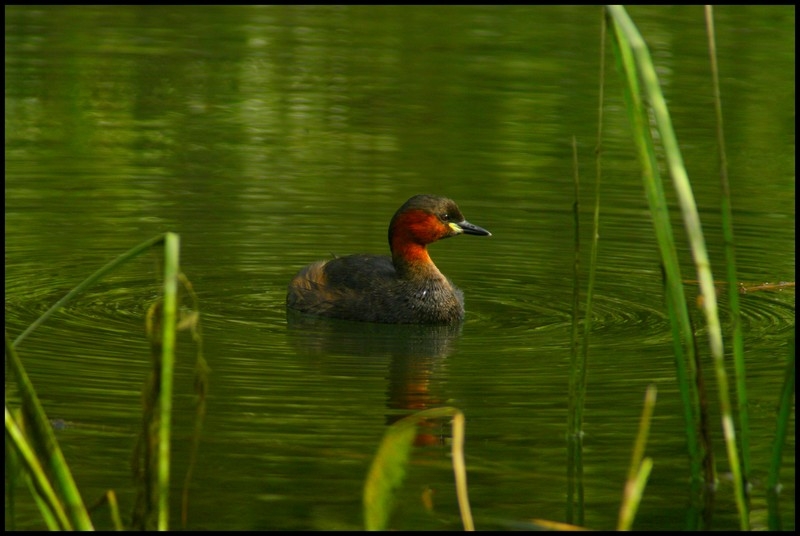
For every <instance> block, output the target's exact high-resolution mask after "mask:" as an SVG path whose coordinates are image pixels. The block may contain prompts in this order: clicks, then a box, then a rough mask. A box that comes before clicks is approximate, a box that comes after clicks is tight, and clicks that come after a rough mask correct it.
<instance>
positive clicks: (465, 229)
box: [448, 220, 492, 236]
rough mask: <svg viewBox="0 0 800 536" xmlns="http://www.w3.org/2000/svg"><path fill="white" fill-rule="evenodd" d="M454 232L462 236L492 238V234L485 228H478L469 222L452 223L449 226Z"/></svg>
mask: <svg viewBox="0 0 800 536" xmlns="http://www.w3.org/2000/svg"><path fill="white" fill-rule="evenodd" d="M448 225H449V226H450V228H451V229H452V230H454V231H455V232H457V233H459V234H461V233H464V234H471V235H476V236H492V233H490V232H489V231H487V230H486V229H484V228H483V227H478V226H477V225H474V224H472V223H470V222H468V221H467V220H464V221H460V222H458V223H453V222H450V223H449V224H448Z"/></svg>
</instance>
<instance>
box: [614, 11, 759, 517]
mask: <svg viewBox="0 0 800 536" xmlns="http://www.w3.org/2000/svg"><path fill="white" fill-rule="evenodd" d="M607 12H608V14H609V17H611V19H612V20H613V22H614V24H613V28H614V36H615V42H616V43H617V45H618V49H619V50H620V51H621V53H620V57H621V60H622V64H623V66H624V68H625V72H626V76H627V78H626V80H627V82H628V86H627V87H628V89H629V92H630V93H631V94H630V95H629V99H630V102H633V103H634V107H633V110H632V111H631V115H632V116H633V123H634V125H635V130H637V135H636V136H635V138H636V139H637V144H638V145H639V147H640V155H641V156H642V158H641V160H642V164H643V166H644V167H645V169H646V170H647V172H646V177H645V179H646V180H645V184H648V183H649V182H654V185H653V186H650V187H648V188H646V191H648V198H649V197H650V195H651V190H652V193H655V194H658V199H657V200H654V201H655V205H657V206H658V211H661V210H662V208H661V207H662V206H663V207H664V208H663V210H664V214H665V215H666V212H665V206H666V201H665V200H664V198H663V187H662V186H660V181H659V180H657V179H655V178H656V177H657V175H656V173H655V169H656V160H655V156H654V152H653V151H652V150H651V149H648V148H646V147H647V145H649V146H651V147H652V138H651V135H650V132H649V130H648V129H647V128H646V126H647V124H648V123H647V118H648V116H647V115H646V114H645V112H646V111H647V110H646V109H645V107H644V106H643V105H642V101H641V98H640V97H639V95H638V87H639V86H638V80H639V79H641V81H642V84H643V92H644V94H645V95H646V96H647V99H648V102H649V105H650V106H649V111H652V114H653V118H654V120H655V127H656V128H657V130H658V134H659V137H660V140H661V143H662V145H663V148H664V154H665V160H666V163H667V167H668V170H669V173H670V176H671V178H672V183H673V187H674V189H675V192H676V193H677V196H678V200H679V205H680V208H681V213H682V215H683V222H684V228H685V230H686V233H687V236H688V239H689V243H690V246H691V251H692V256H693V259H694V263H695V269H696V271H697V278H698V280H699V281H700V292H701V296H702V297H703V300H702V301H703V312H704V313H705V318H706V324H707V329H708V334H709V346H710V348H711V355H712V358H713V360H714V372H715V376H716V379H717V385H718V387H719V389H718V396H719V404H720V413H721V417H722V428H723V433H724V437H725V445H726V450H727V453H728V460H729V464H730V468H731V471H732V473H733V476H734V492H735V497H736V506H737V510H738V513H739V525H740V528H741V529H742V530H746V529H747V528H748V527H749V521H748V512H747V505H746V502H745V495H744V487H743V479H742V476H741V465H740V462H739V455H738V447H737V444H736V432H735V428H734V425H733V418H732V415H731V409H732V408H731V404H730V396H729V393H728V379H727V374H726V372H725V367H724V362H723V358H724V354H723V345H722V332H721V327H720V322H719V316H718V313H717V302H716V294H715V289H714V284H713V276H712V274H711V268H710V263H709V260H708V254H707V251H706V246H705V240H704V238H703V232H702V227H701V225H700V218H699V215H698V213H697V206H696V204H695V201H694V196H693V195H692V190H691V184H690V182H689V178H688V175H687V173H686V169H685V167H684V165H683V157H682V156H681V152H680V149H679V148H678V143H677V139H676V137H675V132H674V130H673V128H672V121H671V119H670V116H669V111H668V109H667V105H666V101H665V99H664V96H663V94H662V93H661V88H660V85H659V83H658V77H657V75H656V71H655V67H654V66H653V62H652V59H651V57H650V53H649V50H648V48H647V45H646V44H645V43H644V40H643V39H642V37H641V35H640V34H639V32H638V30H637V29H636V26H635V25H634V24H633V21H632V20H631V19H630V17H629V16H628V14H627V12H626V11H625V9H624V8H622V7H621V6H609V7H608V8H607ZM633 80H637V82H635V83H634V82H633ZM640 138H641V139H642V140H648V141H647V142H646V143H645V142H642V141H640ZM653 205H654V203H653V201H651V207H652V206H653ZM651 211H652V208H651ZM654 218H655V214H654ZM666 223H667V224H668V218H667V219H666ZM659 226H660V225H659ZM659 226H657V228H656V233H657V235H661V236H659V242H661V239H662V238H664V236H663V233H664V231H663V230H662V231H661V233H659V231H658V227H659ZM670 245H671V247H669V248H666V249H671V250H672V251H673V252H674V244H673V243H672V241H671V236H670ZM664 250H665V247H664V246H662V255H663V253H664ZM665 259H666V258H665ZM676 259H677V257H674V258H671V259H670V262H667V261H666V260H665V263H664V268H665V271H666V272H667V283H668V285H669V286H670V292H669V295H670V296H672V299H673V305H678V304H677V301H678V297H683V291H682V286H681V279H680V277H679V272H678V271H677V261H676ZM673 262H675V264H674V265H673ZM676 275H677V276H678V277H677V278H676V277H675V276H676ZM679 289H680V290H679ZM681 308H682V309H685V303H684V305H683V306H682V307H681ZM676 310H679V309H676ZM681 316H683V315H682V313H681ZM686 318H687V321H688V315H687V317H686ZM682 323H683V322H682ZM690 333H691V330H686V329H683V330H682V334H683V335H684V337H690V336H691V335H690ZM687 340H690V339H687ZM691 362H692V360H691V359H690V360H689V363H691Z"/></svg>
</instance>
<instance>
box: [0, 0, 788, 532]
mask: <svg viewBox="0 0 800 536" xmlns="http://www.w3.org/2000/svg"><path fill="white" fill-rule="evenodd" d="M631 15H632V16H633V18H634V20H635V21H636V22H637V24H639V27H640V30H641V31H642V33H643V34H644V36H645V38H646V39H647V41H648V43H649V45H650V46H651V47H652V52H653V56H654V58H655V60H656V62H657V64H658V68H659V76H660V77H661V82H662V84H663V86H664V90H665V93H666V96H667V99H668V101H669V105H670V107H671V113H672V117H673V121H674V124H675V127H676V130H677V134H678V137H679V140H680V142H681V144H682V149H683V151H684V157H685V159H686V163H687V166H688V169H689V173H690V176H691V178H692V181H693V185H694V188H695V195H696V197H697V201H698V205H699V207H700V211H701V215H702V217H703V224H704V230H705V232H706V239H707V241H708V244H709V248H710V253H711V256H712V263H713V266H714V268H715V275H716V276H717V278H718V279H722V278H723V272H724V270H723V268H722V266H723V265H722V259H723V253H722V246H721V244H722V239H721V232H720V218H719V215H718V214H719V197H720V194H719V182H718V171H717V170H718V165H717V157H716V154H717V153H716V143H715V134H714V132H715V123H714V114H713V106H712V101H711V100H710V95H711V90H710V78H709V68H708V53H707V45H706V37H705V33H704V24H703V20H702V11H701V9H700V8H689V7H677V8H664V7H649V8H632V9H631ZM716 15H717V19H716V25H717V31H718V47H719V54H720V70H721V75H722V96H723V108H724V112H725V127H726V131H725V135H726V140H727V143H728V147H727V148H728V155H729V165H730V180H731V187H732V196H733V206H734V211H735V225H736V229H735V231H736V238H737V262H738V269H739V277H740V278H741V280H742V281H745V282H749V283H760V282H779V281H793V280H794V277H795V275H794V274H795V231H794V229H795V179H794V155H795V138H794V133H795V112H794V105H795V86H794V80H795V72H794V71H795V55H794V50H795V43H794V35H795V34H794V30H795V26H794V8H793V7H761V6H758V7H728V8H719V9H718V10H717V11H716ZM599 29H600V11H599V10H598V9H590V8H586V7H583V8H574V7H549V8H539V7H513V8H501V7H465V8H464V7H462V8H452V7H430V8H409V7H287V6H281V7H255V6H252V7H233V6H232V7H202V8H197V7H194V8H191V9H186V8H171V7H158V6H148V7H120V6H114V7H97V8H62V7H58V8H40V7H20V6H16V7H7V8H6V101H5V103H6V115H5V127H6V130H5V132H6V192H5V193H6V205H5V209H6V215H5V224H6V234H5V242H6V249H5V253H6V259H5V268H6V273H5V286H6V296H5V297H6V309H5V312H6V329H7V330H8V332H9V333H10V335H11V336H12V337H15V336H16V335H17V334H18V333H20V332H21V331H22V329H24V327H25V326H27V325H28V324H29V323H30V322H32V321H33V320H34V319H35V318H36V317H37V316H38V315H39V314H41V313H42V312H43V311H44V310H46V308H47V307H49V306H50V305H51V304H52V303H53V302H55V301H56V300H57V299H58V298H60V297H61V296H63V295H64V294H65V293H66V292H67V291H68V290H69V289H71V288H72V287H73V286H74V285H76V284H77V283H78V282H80V281H81V280H83V279H84V278H85V277H86V276H88V275H89V274H91V273H92V272H94V271H95V270H96V269H97V268H98V267H100V266H101V265H103V264H105V263H106V262H108V261H109V260H111V259H112V258H114V257H116V256H117V255H119V254H120V253H122V252H123V251H125V250H127V249H129V248H131V247H132V246H134V245H136V244H138V243H139V242H141V241H143V240H145V239H147V238H150V237H152V236H154V235H156V234H158V233H161V232H164V231H167V230H172V231H175V232H178V233H180V235H181V240H182V263H183V270H184V271H185V273H186V274H187V276H188V277H189V278H190V279H191V281H192V283H193V285H194V288H195V290H196V291H197V293H198V295H199V298H200V301H201V307H202V322H203V334H204V341H205V348H204V351H205V355H206V357H207V359H208V361H209V364H210V367H211V369H212V384H211V391H210V398H209V403H208V419H207V423H206V426H205V429H204V435H203V442H202V445H201V450H200V459H199V466H198V468H197V469H196V471H195V478H194V481H193V485H192V492H191V497H192V504H191V509H190V521H189V526H190V527H191V528H196V529H277V530H283V529H334V528H336V529H352V528H358V527H360V526H361V490H362V485H363V480H364V477H365V475H366V472H367V469H368V467H369V463H370V460H371V457H372V455H373V454H374V452H375V450H376V448H377V445H378V442H379V440H380V438H381V436H382V434H383V433H384V430H385V427H386V424H387V422H391V421H392V420H394V419H396V418H398V416H401V415H404V414H406V413H407V412H408V411H409V410H410V409H417V408H425V407H436V406H439V405H445V404H446V405H453V406H456V407H459V408H460V409H462V410H463V411H464V412H465V414H466V418H467V439H466V456H467V465H468V471H469V488H470V499H471V503H472V508H473V513H474V516H475V520H476V525H477V527H478V528H495V527H508V526H510V525H511V524H513V523H516V522H519V521H524V520H527V519H531V518H543V519H551V520H556V521H563V520H565V516H566V513H565V511H566V504H565V503H566V501H565V496H566V488H567V482H566V464H565V459H566V444H565V431H566V408H567V385H568V372H569V355H570V342H569V338H570V331H571V327H570V308H571V295H572V276H571V273H572V264H573V253H572V248H573V245H572V244H573V223H572V222H573V216H572V212H571V210H572V202H573V195H574V194H573V192H574V187H573V181H572V177H573V170H572V156H571V140H572V137H573V136H575V138H576V139H577V144H578V149H579V151H580V156H579V165H580V171H581V179H582V194H581V215H582V225H583V227H582V230H581V238H582V243H583V246H584V253H583V256H582V263H583V266H584V267H585V266H586V265H587V264H588V249H589V248H588V244H589V237H590V234H591V233H590V231H589V225H590V222H591V209H592V205H593V190H594V186H593V179H594V175H595V171H594V170H595V165H594V147H595V145H596V131H597V127H596V125H597V101H598V72H599ZM608 65H609V68H608V73H607V79H608V81H607V87H606V101H605V124H604V132H605V135H604V141H603V149H604V151H603V164H602V165H603V182H602V189H601V196H602V215H601V229H600V249H599V264H600V266H599V271H598V276H597V289H596V296H595V311H594V315H595V320H594V331H593V333H592V339H591V341H592V344H591V351H590V364H589V374H588V397H587V409H586V413H585V421H586V427H585V448H586V452H585V455H584V460H585V464H586V469H585V471H586V519H585V524H586V525H587V526H589V527H592V528H597V529H609V528H613V527H614V526H615V524H616V517H617V512H618V507H619V502H620V497H621V493H622V486H623V480H624V478H625V476H626V472H627V465H628V461H629V456H630V452H631V447H632V443H633V438H634V434H635V430H636V426H637V423H638V419H639V415H640V411H641V403H642V398H643V395H644V391H645V389H646V387H647V385H649V384H651V383H655V384H656V385H657V386H658V388H659V393H658V404H657V407H656V410H655V420H654V424H653V428H652V431H651V436H650V442H649V445H648V450H647V454H648V455H649V456H651V457H652V458H653V460H654V469H653V472H652V475H651V478H650V481H649V483H648V487H647V489H646V492H645V495H644V499H643V501H642V504H641V507H640V511H639V514H638V517H637V520H636V524H635V527H636V528H639V529H680V528H683V527H684V518H685V511H686V504H687V496H688V494H687V487H688V486H687V474H688V473H687V466H688V460H687V454H686V448H685V443H684V440H683V431H682V430H683V422H682V418H681V410H680V406H679V401H678V396H677V392H676V385H675V381H674V365H673V358H672V343H671V339H670V334H669V325H668V322H667V320H666V318H665V314H664V312H663V307H662V293H661V277H660V271H659V262H658V256H657V250H656V245H655V242H654V239H653V236H652V234H653V233H652V225H651V222H650V219H649V216H648V214H647V211H646V208H647V207H646V202H645V199H644V195H643V189H642V186H641V181H640V179H639V172H638V167H637V162H636V155H635V153H634V150H633V147H632V143H631V135H630V128H629V124H628V118H627V115H626V113H625V111H624V108H623V103H622V98H621V90H620V84H619V81H618V76H617V74H616V72H615V71H614V69H613V62H612V61H611V60H610V55H609V57H608ZM417 193H438V194H441V195H447V196H449V197H452V198H453V199H455V200H456V201H458V203H459V204H460V206H461V209H462V211H463V212H464V214H465V216H466V217H467V219H469V220H470V221H471V222H473V223H475V224H477V225H480V226H483V227H485V228H487V229H489V230H490V231H492V233H493V236H492V237H490V238H485V239H484V238H475V237H468V236H463V237H458V238H455V239H453V240H447V241H444V242H442V243H437V244H435V245H434V246H433V247H432V248H431V254H432V257H433V258H434V260H435V261H436V263H437V265H438V266H439V268H440V269H441V270H442V271H443V272H444V273H445V274H447V275H448V276H449V277H451V278H452V279H453V280H454V281H455V282H456V283H457V284H458V285H459V286H460V287H461V288H462V289H463V290H464V293H465V296H466V308H467V320H466V322H465V323H464V324H463V326H461V327H459V328H457V329H441V328H436V329H431V328H414V327H408V326H405V327H402V326H401V327H398V326H373V325H363V324H355V325H353V324H350V323H346V322H345V323H342V322H338V323H337V322H314V321H309V320H308V319H299V320H297V321H292V322H287V318H286V312H285V310H284V297H285V292H286V285H287V283H288V281H289V279H290V278H291V276H292V275H293V274H294V273H295V272H296V271H297V270H298V269H299V268H300V267H302V266H303V265H305V264H307V263H309V262H311V261H314V260H317V259H321V258H325V257H328V256H329V255H330V254H331V253H335V254H347V253H356V252H370V253H382V252H386V251H387V245H386V229H387V226H388V222H389V219H390V218H391V216H392V214H393V213H394V211H395V210H396V209H397V208H398V207H399V206H400V205H401V204H402V203H403V202H404V201H405V200H406V199H407V198H408V197H410V196H411V195H414V194H417ZM675 216H676V220H675V221H676V222H677V221H678V220H679V217H678V214H677V213H675ZM676 237H678V238H679V239H680V240H681V247H682V251H683V254H684V262H685V264H684V277H685V278H686V279H694V278H695V277H694V274H693V270H692V267H691V261H690V258H689V255H688V254H687V253H686V251H685V245H684V243H683V237H684V234H683V232H682V231H681V230H680V229H679V228H677V227H676ZM584 277H585V276H584ZM157 292H158V261H157V260H156V258H155V256H151V257H146V258H144V259H143V260H141V261H138V262H135V263H133V264H132V265H130V266H129V267H127V268H125V269H123V270H122V271H120V272H118V273H116V274H114V275H113V276H112V277H110V278H108V279H107V280H106V281H104V282H103V283H102V284H100V285H98V286H96V287H94V288H93V289H92V290H91V291H90V292H89V293H87V294H86V295H85V296H83V297H82V298H81V299H80V300H78V301H76V302H74V303H72V304H70V305H69V306H68V307H66V309H65V310H64V311H62V312H61V313H60V314H59V315H57V316H56V317H55V318H54V319H53V320H52V321H51V322H49V323H48V324H47V325H45V326H43V327H42V328H41V329H39V330H38V331H37V332H36V333H35V334H34V335H32V336H31V337H30V338H29V339H28V340H26V341H25V342H24V344H22V345H21V347H20V350H21V353H22V357H23V359H24V362H25V365H26V367H27V369H28V371H29V374H30V375H31V378H32V380H33V382H34V384H35V386H36V387H37V389H38V391H39V393H40V396H41V397H42V400H43V403H44V405H45V409H46V410H47V412H48V414H49V416H50V417H51V418H53V419H63V420H64V421H66V422H67V423H70V424H71V425H70V426H67V427H66V428H64V429H63V430H59V431H58V437H59V440H60V441H61V444H62V446H63V448H64V450H65V452H66V455H67V459H68V461H69V463H70V465H71V467H72V469H73V471H74V474H75V477H76V479H77V481H78V484H79V487H80V489H81V491H82V493H83V495H84V497H85V499H86V500H87V501H88V502H93V501H94V500H95V499H96V498H97V497H99V496H100V495H101V494H102V493H103V492H104V491H105V490H106V489H109V488H111V489H114V490H116V491H117V493H118V494H119V498H120V503H121V508H122V511H123V512H127V511H129V509H130V507H131V503H132V498H133V491H132V486H131V481H130V474H129V469H128V466H129V457H130V452H131V448H132V444H133V439H134V437H135V435H136V432H137V430H138V419H139V414H140V409H139V397H140V394H139V393H140V389H141V385H142V383H143V380H144V378H145V374H146V370H147V365H146V360H147V355H148V349H147V344H146V342H145V340H144V336H143V316H144V312H145V311H146V309H147V307H148V306H149V304H151V303H152V302H153V300H154V299H155V297H156V296H157ZM723 306H724V300H723ZM742 307H743V310H744V324H745V344H746V349H747V367H748V389H749V393H750V403H751V421H752V422H751V426H752V449H751V450H752V452H751V455H752V459H753V475H752V476H753V479H752V480H753V485H754V489H753V499H752V509H753V513H752V524H753V526H754V527H756V528H763V527H764V526H765V498H764V497H765V490H764V479H765V476H766V471H767V467H768V465H767V464H768V459H769V453H770V449H771V446H772V438H773V434H774V428H775V411H774V407H775V404H776V402H777V395H778V391H779V389H780V385H781V381H782V380H781V378H782V374H783V370H784V363H785V359H786V356H787V355H788V352H789V340H790V337H791V336H792V334H793V331H794V322H795V296H794V290H793V289H791V290H787V291H783V292H753V293H750V294H747V295H744V296H742ZM289 320H292V319H289ZM182 343H183V344H182V347H181V352H182V361H181V364H180V365H179V368H178V370H177V382H178V383H177V389H178V394H177V400H176V408H175V418H174V421H175V423H176V427H177V429H176V435H175V447H174V449H175V460H176V465H177V467H176V475H177V476H176V488H175V489H176V494H175V496H174V497H173V499H174V504H175V506H176V507H175V513H174V514H173V518H172V519H173V526H175V527H177V526H178V523H179V517H178V515H177V511H178V510H177V505H178V502H179V500H178V493H177V490H178V486H179V481H180V480H181V478H182V477H181V476H179V475H182V473H181V471H182V470H183V469H185V466H186V457H187V454H188V447H187V444H188V438H189V436H190V433H191V424H190V415H191V410H192V393H191V375H192V360H191V351H192V348H191V344H190V342H189V341H188V337H184V338H183V341H182ZM701 344H702V345H705V344H706V343H705V341H702V342H701ZM702 349H703V352H704V360H705V364H706V365H708V361H709V358H708V356H707V355H706V354H707V352H706V351H705V346H703V348H702ZM708 377H709V378H710V377H711V374H710V372H709V374H708ZM709 382H710V383H712V384H713V382H711V380H710V379H709ZM8 386H9V384H8V383H7V387H8ZM10 391H11V392H10V393H9V394H10V395H11V396H12V397H13V390H10ZM712 406H713V408H712V412H714V421H713V422H714V423H715V427H716V428H715V430H714V441H715V449H716V454H717V469H718V471H719V472H720V475H721V483H720V487H719V493H718V496H717V500H716V506H717V513H716V515H715V518H714V527H715V528H728V529H730V528H735V527H737V522H736V519H735V516H734V513H735V508H734V506H733V503H732V488H731V486H730V484H729V481H728V479H727V478H725V475H726V474H727V471H728V465H727V461H726V457H725V453H724V447H723V445H722V440H721V433H720V430H719V428H720V427H719V424H718V423H719V419H718V416H717V414H716V403H714V404H712ZM448 433H449V432H448V431H447V430H446V429H445V428H444V427H442V428H439V427H436V428H432V429H431V430H428V431H426V433H425V435H424V436H421V437H420V439H421V440H427V441H428V442H429V443H433V444H432V445H429V446H425V447H420V448H419V449H417V450H416V451H415V453H414V456H413V464H412V467H411V469H410V473H409V475H408V479H407V481H406V483H405V485H404V487H403V488H402V490H401V491H400V492H399V497H398V508H397V512H396V515H395V516H394V518H393V521H392V526H393V527H394V528H406V529H407V528H433V529H436V528H458V527H459V526H460V525H459V522H458V509H457V506H456V502H455V497H454V491H453V482H452V480H453V479H452V473H451V471H450V470H449V469H448V465H447V462H448V447H446V446H443V445H440V444H438V443H439V439H440V438H441V437H443V436H447V435H448ZM794 447H795V442H794V427H792V429H791V430H790V434H789V443H788V444H787V446H786V450H785V455H784V468H783V472H782V475H781V481H782V483H783V491H782V508H783V511H782V514H783V523H784V528H787V529H790V530H793V529H794V515H795V514H794V502H795V485H794V478H795V475H794V465H795V457H794ZM427 490H431V491H432V492H433V495H432V497H433V503H432V504H433V506H432V509H427V508H426V507H425V506H424V505H423V501H422V500H421V497H422V495H423V494H425V495H426V496H428V491H427ZM26 494H27V492H25V493H21V494H20V495H21V496H22V498H21V499H20V502H19V504H18V505H17V512H18V514H19V515H18V525H17V526H18V527H25V528H39V527H41V526H42V523H41V522H40V521H39V515H38V513H37V512H36V509H35V506H34V505H33V503H32V501H30V500H29V499H27V495H26ZM95 518H96V523H97V525H98V526H99V527H107V523H108V521H107V518H108V516H107V515H105V513H102V512H101V513H99V514H97V515H95ZM7 519H8V518H7ZM7 523H8V520H7Z"/></svg>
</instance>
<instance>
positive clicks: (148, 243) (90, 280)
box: [14, 234, 165, 347]
mask: <svg viewBox="0 0 800 536" xmlns="http://www.w3.org/2000/svg"><path fill="white" fill-rule="evenodd" d="M164 237H165V235H163V234H161V235H158V236H155V237H153V238H151V239H149V240H145V241H144V242H142V243H141V244H139V245H138V246H136V247H134V248H133V249H130V250H128V251H126V252H125V253H123V254H122V255H120V256H119V257H117V258H116V259H114V260H113V261H111V262H110V263H108V264H106V265H105V266H103V267H102V268H100V269H99V270H97V271H96V272H95V273H93V274H92V275H90V276H89V277H87V278H86V279H85V280H84V281H83V282H81V283H80V284H79V285H78V286H77V287H75V288H74V289H72V290H71V291H69V292H68V293H67V295H66V296H64V297H63V298H61V299H60V300H58V301H57V302H56V303H55V304H53V306H52V307H50V308H49V309H48V310H47V311H45V312H44V314H43V315H42V316H40V317H39V318H37V319H36V320H35V321H34V322H33V323H32V324H31V325H30V326H28V328H27V329H26V330H25V331H23V332H22V333H21V334H20V335H19V336H18V337H17V338H16V339H15V340H14V347H16V346H18V345H19V344H20V343H21V342H22V341H23V340H24V339H25V338H26V337H27V336H28V335H30V334H31V333H33V331H34V330H35V329H36V328H38V327H39V326H40V325H42V324H43V323H44V322H45V321H46V320H47V319H48V318H50V317H51V316H53V314H54V313H56V312H57V311H59V310H60V309H61V308H62V307H64V306H65V305H66V304H67V303H69V302H70V301H72V299H73V298H75V297H76V296H78V295H80V294H81V293H82V292H83V291H84V290H86V289H88V288H89V287H91V286H92V285H94V284H95V283H97V282H98V281H100V280H101V279H102V278H103V277H105V276H106V275H107V274H109V273H110V272H112V271H113V270H115V269H116V268H119V267H120V266H122V265H123V264H125V263H126V262H128V261H130V260H131V259H134V258H136V257H138V256H139V255H141V254H142V253H143V252H145V251H147V250H148V249H150V248H151V247H153V246H154V245H156V244H158V243H160V242H162V241H163V240H164Z"/></svg>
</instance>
